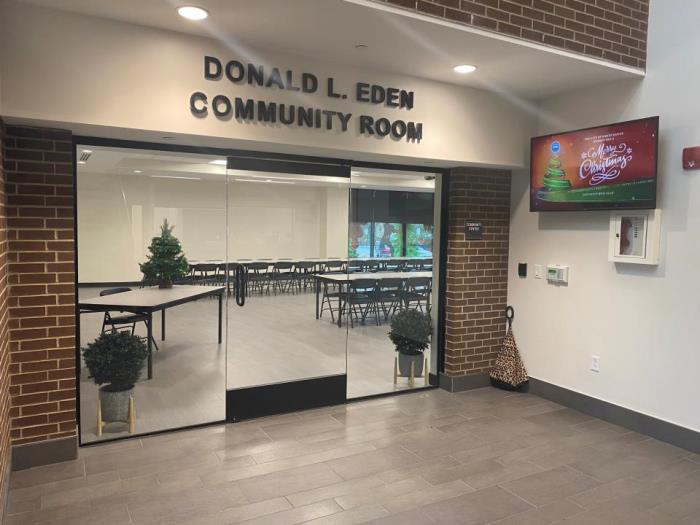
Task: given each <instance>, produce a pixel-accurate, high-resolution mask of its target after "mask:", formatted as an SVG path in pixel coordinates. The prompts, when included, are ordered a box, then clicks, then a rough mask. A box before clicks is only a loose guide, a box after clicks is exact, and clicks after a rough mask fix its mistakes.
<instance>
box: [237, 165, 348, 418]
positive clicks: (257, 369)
mask: <svg viewBox="0 0 700 525" xmlns="http://www.w3.org/2000/svg"><path fill="white" fill-rule="evenodd" d="M227 179H228V186H227V194H226V197H227V221H226V224H227V238H228V264H229V267H230V269H231V270H230V274H231V275H232V276H234V277H232V278H231V282H232V286H233V287H234V288H235V289H236V290H237V291H238V295H239V298H240V299H239V301H238V304H241V303H244V306H243V307H238V306H237V305H236V303H234V302H233V301H230V302H229V310H228V326H227V334H228V341H229V346H228V356H227V385H226V386H227V419H228V420H229V421H236V420H242V419H248V418H251V417H258V416H264V415H269V414H274V413H281V412H289V411H293V410H300V409H305V408H312V407H316V406H323V405H331V404H336V403H342V402H344V401H345V394H346V345H347V327H346V323H345V322H344V321H343V318H344V316H345V312H344V308H343V305H342V301H341V297H342V295H341V294H342V292H343V286H344V284H343V281H344V280H345V277H346V272H347V236H348V202H349V186H350V184H349V182H350V179H349V167H348V166H343V165H338V164H329V163H300V162H283V161H279V160H275V159H261V158H250V157H230V158H229V159H228V172H227Z"/></svg>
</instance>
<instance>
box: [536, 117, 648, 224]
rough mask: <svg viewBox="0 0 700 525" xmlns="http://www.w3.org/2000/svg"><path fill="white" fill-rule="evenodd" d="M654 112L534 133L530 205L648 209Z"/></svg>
mask: <svg viewBox="0 0 700 525" xmlns="http://www.w3.org/2000/svg"><path fill="white" fill-rule="evenodd" d="M658 135H659V117H651V118H646V119H642V120H632V121H629V122H621V123H619V124H610V125H608V126H600V127H597V128H588V129H582V130H579V131H569V132H566V133H557V134H554V135H545V136H543V137H535V138H533V139H532V142H531V150H530V211H575V210H609V209H653V208H655V207H656V157H657V149H658V147H657V146H658Z"/></svg>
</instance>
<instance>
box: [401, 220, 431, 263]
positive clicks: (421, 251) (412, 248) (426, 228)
mask: <svg viewBox="0 0 700 525" xmlns="http://www.w3.org/2000/svg"><path fill="white" fill-rule="evenodd" d="M432 255H433V225H432V224H407V225H406V257H431V256H432Z"/></svg>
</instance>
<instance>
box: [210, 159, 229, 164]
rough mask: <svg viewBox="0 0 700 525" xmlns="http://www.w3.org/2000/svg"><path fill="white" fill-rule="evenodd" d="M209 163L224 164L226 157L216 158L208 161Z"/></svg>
mask: <svg viewBox="0 0 700 525" xmlns="http://www.w3.org/2000/svg"><path fill="white" fill-rule="evenodd" d="M209 164H216V165H217V166H226V159H216V160H211V161H209Z"/></svg>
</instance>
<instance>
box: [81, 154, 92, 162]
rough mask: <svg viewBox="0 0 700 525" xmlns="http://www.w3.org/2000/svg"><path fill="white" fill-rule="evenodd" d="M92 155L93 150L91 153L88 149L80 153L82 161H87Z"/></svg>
mask: <svg viewBox="0 0 700 525" xmlns="http://www.w3.org/2000/svg"><path fill="white" fill-rule="evenodd" d="M91 155H92V152H91V153H87V152H86V151H83V152H82V153H81V154H80V160H81V161H82V162H87V161H88V159H89V158H90V156H91Z"/></svg>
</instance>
